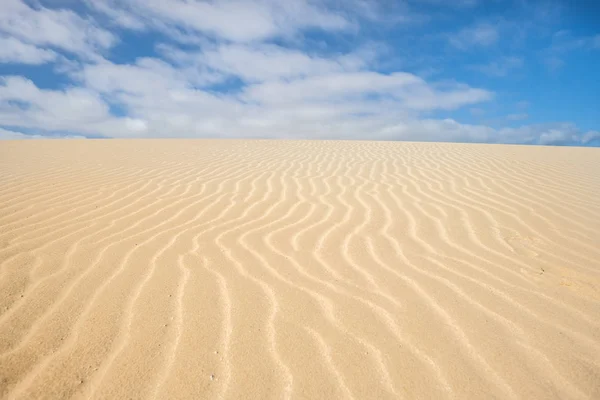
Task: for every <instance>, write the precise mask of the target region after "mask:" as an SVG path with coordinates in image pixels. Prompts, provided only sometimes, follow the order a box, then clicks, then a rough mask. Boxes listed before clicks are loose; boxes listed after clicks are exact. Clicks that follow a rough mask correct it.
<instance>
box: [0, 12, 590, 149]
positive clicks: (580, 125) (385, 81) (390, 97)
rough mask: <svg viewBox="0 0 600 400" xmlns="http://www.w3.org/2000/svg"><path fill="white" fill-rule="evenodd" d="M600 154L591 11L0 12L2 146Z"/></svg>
mask: <svg viewBox="0 0 600 400" xmlns="http://www.w3.org/2000/svg"><path fill="white" fill-rule="evenodd" d="M46 137H48V138H58V137H69V138H82V137H86V138H286V139H361V140H409V141H444V142H454V141H456V142H482V143H516V144H542V145H577V146H599V145H600V2H597V1H593V0H590V1H586V0H581V1H574V0H570V1H568V0H565V1H558V0H537V1H536V0H531V1H527V0H453V1H450V0H449V1H445V0H397V1H396V0H254V1H246V0H216V1H214V0H213V1H211V0H205V1H201V0H1V1H0V138H2V139H26V138H46Z"/></svg>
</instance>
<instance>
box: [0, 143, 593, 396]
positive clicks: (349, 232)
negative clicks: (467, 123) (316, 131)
mask: <svg viewBox="0 0 600 400" xmlns="http://www.w3.org/2000/svg"><path fill="white" fill-rule="evenodd" d="M598 199H600V152H599V151H598V149H589V148H558V147H537V146H505V145H477V144H445V143H396V142H369V141H291V140H284V141H270V140H92V141H84V140H80V141H67V140H56V141H54V140H53V141H41V140H40V141H5V142H2V143H0V397H2V398H7V399H31V398H87V399H96V398H140V399H142V398H143V399H163V398H169V399H177V398H181V399H198V398H206V399H237V398H257V399H258V398H261V399H262V398H276V399H287V398H289V399H292V398H306V399H318V398H324V399H325V398H327V399H331V398H340V399H341V398H346V399H365V398H374V399H384V398H390V399H396V398H398V399H427V398H432V399H433V398H436V399H439V398H448V399H453V398H455V399H465V398H472V399H481V398H502V399H531V398H544V399H552V398H556V399H594V398H600V201H598Z"/></svg>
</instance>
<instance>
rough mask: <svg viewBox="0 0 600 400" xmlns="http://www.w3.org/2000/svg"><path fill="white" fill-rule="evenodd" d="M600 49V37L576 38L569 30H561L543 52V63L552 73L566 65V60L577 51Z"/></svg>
mask: <svg viewBox="0 0 600 400" xmlns="http://www.w3.org/2000/svg"><path fill="white" fill-rule="evenodd" d="M596 49H600V35H595V36H576V35H573V33H572V32H571V31H569V30H564V29H563V30H560V31H557V32H555V33H554V34H553V35H552V39H551V44H550V45H549V46H548V47H547V48H545V49H544V50H542V51H541V57H542V62H543V63H544V64H545V65H546V67H547V68H548V69H549V70H550V71H553V72H555V71H557V70H559V69H561V68H562V67H563V66H564V65H565V58H567V57H568V56H569V55H570V54H571V53H573V52H575V51H585V50H587V51H590V50H592V51H593V50H596Z"/></svg>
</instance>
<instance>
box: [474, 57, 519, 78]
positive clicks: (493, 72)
mask: <svg viewBox="0 0 600 400" xmlns="http://www.w3.org/2000/svg"><path fill="white" fill-rule="evenodd" d="M523 64H524V62H523V59H522V58H521V57H514V56H506V57H501V58H500V59H498V60H495V61H492V62H490V63H488V64H480V65H473V66H471V68H472V69H473V70H475V71H479V72H481V73H483V74H485V75H488V76H492V77H504V76H507V75H508V74H510V73H511V72H513V71H515V70H517V69H519V68H521V67H522V66H523Z"/></svg>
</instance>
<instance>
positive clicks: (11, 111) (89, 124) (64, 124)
mask: <svg viewBox="0 0 600 400" xmlns="http://www.w3.org/2000/svg"><path fill="white" fill-rule="evenodd" d="M131 120H132V119H131V118H115V117H113V116H112V115H111V114H110V111H109V106H108V105H107V104H106V103H105V102H104V101H103V100H102V98H101V97H100V96H99V95H98V94H97V93H96V92H93V91H91V90H89V89H85V88H78V87H73V88H68V89H66V90H47V89H46V90H44V89H40V88H38V87H37V86H36V85H35V84H34V83H33V82H31V81H30V80H27V79H25V78H23V77H19V76H9V77H1V78H0V125H6V126H19V127H23V128H32V129H38V130H40V131H47V132H53V131H61V132H74V133H86V134H98V133H100V134H105V135H110V134H111V132H119V133H120V134H123V135H127V133H128V132H131V133H137V132H139V129H137V126H133V128H134V129H131Z"/></svg>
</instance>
